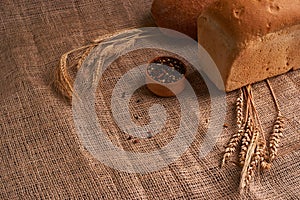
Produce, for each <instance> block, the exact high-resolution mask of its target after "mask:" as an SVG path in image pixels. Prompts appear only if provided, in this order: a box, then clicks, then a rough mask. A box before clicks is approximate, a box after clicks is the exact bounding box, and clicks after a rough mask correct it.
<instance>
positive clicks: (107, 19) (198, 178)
mask: <svg viewBox="0 0 300 200" xmlns="http://www.w3.org/2000/svg"><path fill="white" fill-rule="evenodd" d="M151 3H152V2H151V0H122V1H121V0H116V1H110V0H101V1H94V0H91V1H25V0H18V1H8V0H2V1H1V2H0V19H1V20H0V43H1V46H0V54H1V56H0V59H1V62H0V69H1V71H0V199H276V200H279V199H300V190H299V185H300V137H299V136H300V131H299V130H300V122H299V121H300V103H299V102H300V91H299V87H300V71H294V72H288V73H287V74H285V75H281V76H278V77H275V78H272V79H270V82H271V84H272V85H273V88H274V92H275V93H276V95H277V98H278V102H279V104H280V107H281V111H282V113H283V115H284V116H285V117H286V118H287V120H286V129H285V132H284V137H283V138H282V140H281V147H280V149H279V155H278V157H277V159H276V160H275V161H274V162H273V166H272V168H271V169H270V170H269V171H266V172H262V173H260V174H258V175H256V176H255V179H254V180H253V182H252V183H251V184H250V189H249V191H247V192H245V193H244V194H242V195H240V194H239V191H238V185H239V180H240V171H241V169H240V168H239V167H238V166H236V165H235V164H233V163H229V164H227V165H226V166H225V167H224V168H220V162H221V159H222V156H223V152H224V149H225V148H224V146H225V145H226V143H227V142H228V140H229V138H230V137H231V135H232V134H233V133H234V131H236V129H237V127H236V125H235V102H236V98H237V96H238V93H237V92H236V91H234V92H231V93H228V94H227V96H226V100H227V115H226V120H225V123H226V124H227V125H228V127H226V128H224V129H223V131H222V133H221V134H220V136H219V138H218V140H217V143H216V144H215V146H214V148H213V150H212V151H211V152H210V153H209V154H208V155H207V156H205V157H204V158H200V157H199V155H198V154H199V148H200V147H201V144H202V141H203V138H204V137H205V133H206V130H207V127H208V123H207V122H208V121H207V120H206V119H208V118H209V117H218V116H210V113H209V108H210V97H209V94H208V92H207V88H206V85H205V83H204V81H203V79H202V78H201V76H199V74H197V73H190V75H189V77H188V79H189V81H190V82H191V84H192V86H193V88H194V90H195V92H196V95H197V98H198V100H199V102H200V103H201V109H200V111H199V112H200V113H199V114H200V116H201V120H200V123H199V127H198V131H197V133H196V136H195V137H196V139H195V141H194V142H193V143H192V144H191V145H190V147H189V148H188V149H187V151H185V152H184V153H183V154H182V155H181V156H180V157H179V158H178V159H177V160H176V161H175V162H173V163H171V164H170V165H169V166H167V167H164V168H162V169H160V170H158V171H155V172H151V173H146V174H139V173H128V172H122V171H118V170H116V169H113V168H110V167H108V166H106V165H105V164H103V163H101V162H99V161H98V160H97V159H95V158H93V156H91V154H89V153H88V152H87V151H86V150H85V148H84V147H83V146H82V143H81V141H80V139H79V137H78V135H77V133H76V129H75V124H74V120H73V116H72V107H71V105H70V102H68V101H66V100H65V99H64V98H63V97H62V96H61V95H60V94H59V93H57V92H56V91H55V90H54V89H53V87H52V85H51V81H52V75H53V71H54V69H55V67H56V66H57V65H58V62H59V58H60V56H61V55H62V54H63V53H65V52H67V51H69V50H71V49H74V48H77V47H80V46H83V45H85V44H87V43H89V42H90V41H91V40H93V39H95V38H97V37H98V36H100V35H104V34H107V33H113V32H115V31H118V30H120V29H130V28H134V27H145V26H155V24H154V22H153V20H152V18H151V14H150V8H151ZM160 54H161V52H159V51H152V50H147V51H135V52H131V53H129V54H127V55H124V56H121V57H120V58H119V59H118V60H116V61H115V62H114V63H113V64H112V65H111V66H110V67H109V68H108V70H107V71H106V72H105V73H104V75H103V78H102V79H101V81H100V83H99V85H98V90H97V95H96V96H97V98H96V103H95V108H96V111H97V116H98V119H99V124H100V125H101V127H102V128H103V129H104V130H106V133H107V134H108V137H109V139H110V140H111V142H112V143H113V144H115V145H116V146H118V147H119V148H122V149H124V150H126V151H132V152H150V151H153V150H155V149H158V148H161V147H163V146H164V145H167V144H168V143H169V142H170V141H171V140H172V138H173V137H174V135H175V134H176V131H177V129H178V124H179V121H180V112H179V106H178V101H177V99H176V98H158V97H155V96H153V95H152V94H151V93H150V92H149V91H148V90H147V88H145V87H141V88H140V89H139V90H137V91H136V92H135V93H134V95H133V96H132V98H131V100H130V106H129V107H130V111H131V113H133V114H136V115H137V116H139V118H138V119H135V118H134V117H133V118H132V119H131V120H133V121H134V122H135V123H136V124H140V125H145V124H147V123H148V122H149V116H148V114H147V110H148V108H149V107H150V106H151V105H152V104H153V103H158V104H161V105H163V106H164V107H165V108H166V110H167V112H168V114H169V115H168V116H169V117H168V119H167V123H166V124H165V127H164V128H163V129H162V131H161V133H159V134H157V135H155V136H154V137H152V138H147V139H140V140H139V141H138V142H133V141H132V140H128V134H126V133H124V132H122V131H120V129H119V128H118V126H117V125H116V123H115V122H114V120H113V117H112V114H111V107H110V100H111V95H112V91H113V88H114V85H115V84H116V83H117V81H118V79H119V78H120V77H122V75H123V74H124V73H126V72H127V71H128V70H130V69H131V68H133V67H135V66H137V65H139V64H141V63H145V62H147V61H148V60H150V59H152V58H153V57H155V56H157V55H160ZM253 95H254V97H255V102H256V105H257V110H258V112H259V115H260V119H261V122H262V126H263V128H264V130H265V131H266V132H270V131H271V130H272V126H273V124H274V121H275V118H276V114H277V113H276V109H275V106H274V102H273V99H272V96H271V94H270V90H269V89H268V87H267V84H266V83H265V82H261V83H257V84H255V85H254V86H253ZM220 123H224V122H220ZM111 159H114V158H111ZM233 160H234V159H233Z"/></svg>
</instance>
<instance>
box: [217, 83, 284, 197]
mask: <svg viewBox="0 0 300 200" xmlns="http://www.w3.org/2000/svg"><path fill="white" fill-rule="evenodd" d="M266 81H267V84H268V86H269V88H270V90H271V94H272V96H273V99H274V102H275V105H276V108H277V119H276V121H275V123H274V127H273V131H272V132H271V133H270V136H269V141H268V145H267V140H266V137H265V133H264V131H263V128H262V126H261V123H260V120H259V116H258V113H257V110H256V108H255V102H254V99H253V95H252V90H251V85H248V86H246V87H243V88H241V89H240V95H239V97H238V98H237V102H236V113H237V121H236V123H237V127H238V130H237V132H236V133H234V134H233V136H232V137H231V139H230V141H229V143H228V145H227V147H226V149H225V153H224V157H223V160H222V166H224V164H225V163H226V162H228V161H229V158H230V157H231V156H233V154H234V153H235V152H236V151H238V150H239V165H240V166H241V167H242V172H241V179H240V192H241V193H243V191H244V190H245V189H246V188H247V187H248V186H249V184H250V181H251V179H252V178H253V176H254V174H255V173H256V172H257V171H258V172H259V171H260V170H261V169H262V170H268V169H270V168H271V163H272V161H273V160H274V159H275V157H276V155H277V151H278V147H279V142H280V138H281V137H282V132H283V129H284V117H283V116H282V114H281V112H280V109H279V106H278V102H277V99H276V96H275V94H274V91H273V89H272V87H271V85H270V82H269V80H266ZM245 108H246V109H245Z"/></svg>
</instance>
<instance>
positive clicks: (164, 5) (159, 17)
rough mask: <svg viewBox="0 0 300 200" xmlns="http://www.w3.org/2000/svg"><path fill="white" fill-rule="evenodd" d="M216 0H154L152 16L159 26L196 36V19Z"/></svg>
mask: <svg viewBox="0 0 300 200" xmlns="http://www.w3.org/2000/svg"><path fill="white" fill-rule="evenodd" d="M214 1H216V0H154V1H153V3H152V8H151V13H152V17H153V19H154V21H155V23H156V24H157V26H159V27H163V28H169V29H173V30H176V31H179V32H182V33H184V34H186V35H189V36H190V37H192V38H194V39H196V38H197V19H198V17H199V15H200V14H201V12H202V11H203V9H205V8H206V7H207V6H209V5H210V4H211V3H213V2H214Z"/></svg>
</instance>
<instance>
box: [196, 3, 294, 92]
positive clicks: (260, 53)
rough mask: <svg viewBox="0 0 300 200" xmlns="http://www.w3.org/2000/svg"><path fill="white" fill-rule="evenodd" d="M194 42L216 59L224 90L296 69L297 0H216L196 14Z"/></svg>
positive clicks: (230, 89) (206, 69) (211, 76)
mask: <svg viewBox="0 0 300 200" xmlns="http://www.w3.org/2000/svg"><path fill="white" fill-rule="evenodd" d="M198 41H199V44H200V45H202V46H203V47H204V48H205V49H206V50H207V51H208V53H209V54H210V55H211V57H212V59H213V60H214V62H215V63H216V65H217V67H218V69H219V71H220V73H221V75H222V78H223V81H224V84H225V90H226V91H232V90H235V89H238V88H240V87H242V86H245V85H248V84H251V83H255V82H257V81H261V80H264V79H266V78H269V77H273V76H276V75H279V74H283V73H286V72H287V71H289V70H290V69H299V68H300V58H299V49H300V1H299V0H272V1H270V0H251V1H249V0H222V1H218V2H216V3H214V4H212V5H211V6H209V7H208V8H207V9H206V10H205V11H204V12H203V13H202V14H201V16H199V18H198ZM204 71H207V74H210V73H209V69H208V68H205V69H204ZM209 76H210V78H211V79H212V80H213V81H214V82H215V81H216V80H214V78H213V74H211V75H209ZM216 84H217V85H218V87H220V84H221V83H216Z"/></svg>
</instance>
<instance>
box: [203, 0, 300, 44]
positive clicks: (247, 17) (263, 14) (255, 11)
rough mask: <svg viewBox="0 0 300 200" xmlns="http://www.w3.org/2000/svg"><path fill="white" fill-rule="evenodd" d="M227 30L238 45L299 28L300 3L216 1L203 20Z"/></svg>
mask: <svg viewBox="0 0 300 200" xmlns="http://www.w3.org/2000/svg"><path fill="white" fill-rule="evenodd" d="M207 16H209V17H210V18H213V20H214V21H216V22H218V24H219V25H221V26H223V27H226V28H224V31H229V32H228V33H227V35H231V36H232V38H233V40H234V41H235V42H237V43H239V42H247V41H249V40H251V38H253V37H257V36H258V37H259V36H264V35H266V34H268V33H271V32H276V31H279V30H281V29H284V28H286V27H290V26H293V25H296V24H300V0H232V1H217V2H215V3H213V4H212V5H211V6H209V7H208V8H207V9H206V10H205V11H204V12H203V13H202V15H201V16H200V17H201V18H204V19H205V18H206V17H207Z"/></svg>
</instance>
